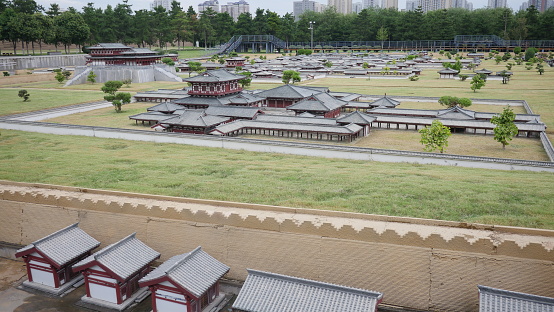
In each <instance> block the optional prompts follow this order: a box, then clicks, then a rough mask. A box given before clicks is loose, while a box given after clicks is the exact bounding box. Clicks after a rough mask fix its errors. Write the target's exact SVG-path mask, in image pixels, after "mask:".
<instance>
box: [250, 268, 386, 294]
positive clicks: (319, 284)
mask: <svg viewBox="0 0 554 312" xmlns="http://www.w3.org/2000/svg"><path fill="white" fill-rule="evenodd" d="M246 271H247V272H248V275H250V274H252V275H258V276H265V277H271V278H278V279H281V280H286V281H293V282H296V283H300V284H304V285H310V286H316V287H320V288H327V289H332V290H337V291H349V292H354V293H358V294H360V295H374V296H377V297H381V296H383V294H382V293H379V292H376V291H371V290H365V289H361V288H354V287H349V286H343V285H337V284H331V283H326V282H320V281H316V280H310V279H305V278H301V277H294V276H289V275H283V274H278V273H271V272H265V271H258V270H253V269H246Z"/></svg>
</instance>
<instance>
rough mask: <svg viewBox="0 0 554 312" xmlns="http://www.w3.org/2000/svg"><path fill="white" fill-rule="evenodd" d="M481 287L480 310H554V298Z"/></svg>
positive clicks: (498, 311) (529, 311) (515, 311)
mask: <svg viewBox="0 0 554 312" xmlns="http://www.w3.org/2000/svg"><path fill="white" fill-rule="evenodd" d="M477 287H478V288H479V312H554V298H549V297H542V296H536V295H530V294H525V293H520V292H515V291H508V290H502V289H497V288H492V287H487V286H480V285H479V286H477Z"/></svg>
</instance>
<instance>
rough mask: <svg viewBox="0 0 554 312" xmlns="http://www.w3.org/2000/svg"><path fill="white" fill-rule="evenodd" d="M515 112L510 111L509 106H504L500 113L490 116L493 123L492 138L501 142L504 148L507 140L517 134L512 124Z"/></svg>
mask: <svg viewBox="0 0 554 312" xmlns="http://www.w3.org/2000/svg"><path fill="white" fill-rule="evenodd" d="M515 118H516V114H514V112H513V111H512V109H511V108H510V106H508V107H506V108H504V110H503V111H502V113H501V114H500V115H496V116H494V117H492V118H491V123H492V124H495V125H496V127H494V139H495V140H496V141H497V142H500V143H501V144H502V149H506V145H509V144H510V143H508V142H509V141H511V140H512V138H513V137H514V136H516V135H517V132H518V129H517V126H516V125H515V124H514V120H515Z"/></svg>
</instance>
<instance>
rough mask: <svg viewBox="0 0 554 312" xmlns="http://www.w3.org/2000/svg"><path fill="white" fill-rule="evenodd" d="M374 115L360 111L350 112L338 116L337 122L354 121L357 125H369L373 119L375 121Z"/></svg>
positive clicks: (348, 122)
mask: <svg viewBox="0 0 554 312" xmlns="http://www.w3.org/2000/svg"><path fill="white" fill-rule="evenodd" d="M375 119H376V118H375V117H373V116H369V115H367V114H364V113H360V112H352V113H350V114H348V115H346V116H344V117H341V118H338V119H337V122H338V123H347V124H350V123H354V124H357V125H370V124H371V123H372V122H373V121H375Z"/></svg>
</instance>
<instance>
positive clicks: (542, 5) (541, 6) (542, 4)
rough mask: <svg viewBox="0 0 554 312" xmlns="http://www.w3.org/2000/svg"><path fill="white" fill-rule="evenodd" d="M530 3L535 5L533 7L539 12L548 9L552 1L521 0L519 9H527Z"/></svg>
mask: <svg viewBox="0 0 554 312" xmlns="http://www.w3.org/2000/svg"><path fill="white" fill-rule="evenodd" d="M532 5H533V6H535V8H536V9H537V10H538V11H539V12H544V11H546V10H548V8H550V7H551V6H552V5H553V3H552V1H550V0H529V1H526V2H523V3H522V4H521V6H520V7H519V9H520V10H522V11H524V10H527V9H528V8H529V7H530V6H532Z"/></svg>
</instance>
